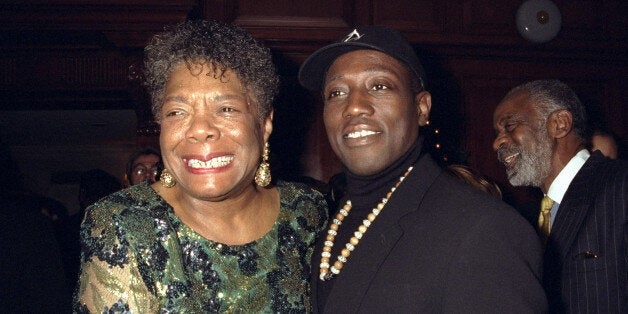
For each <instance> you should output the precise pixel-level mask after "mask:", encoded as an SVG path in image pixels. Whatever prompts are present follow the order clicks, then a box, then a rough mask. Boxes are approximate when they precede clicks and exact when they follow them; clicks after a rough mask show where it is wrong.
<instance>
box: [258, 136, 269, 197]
mask: <svg viewBox="0 0 628 314" xmlns="http://www.w3.org/2000/svg"><path fill="white" fill-rule="evenodd" d="M268 155H270V145H268V142H266V145H264V153H263V154H262V162H261V163H260V164H259V167H258V168H257V172H255V183H256V184H257V185H259V186H261V187H266V186H268V184H270V179H271V177H270V164H269V163H268Z"/></svg>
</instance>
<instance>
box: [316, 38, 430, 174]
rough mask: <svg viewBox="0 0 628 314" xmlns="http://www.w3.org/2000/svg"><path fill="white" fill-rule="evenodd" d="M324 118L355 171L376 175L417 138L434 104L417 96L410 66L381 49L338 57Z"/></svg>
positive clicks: (328, 87)
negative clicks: (409, 70) (408, 67)
mask: <svg viewBox="0 0 628 314" xmlns="http://www.w3.org/2000/svg"><path fill="white" fill-rule="evenodd" d="M323 97H324V102H325V108H324V121H325V128H326V130H327V136H328V138H329V142H330V144H331V147H332V149H333V150H334V152H335V153H336V155H338V157H339V158H340V159H341V160H342V163H343V164H344V165H345V166H346V167H347V168H348V169H349V170H350V171H351V172H352V173H354V174H357V175H363V176H365V175H371V174H376V173H379V172H381V171H382V170H384V169H385V168H387V167H388V166H390V165H391V164H392V163H393V162H395V161H396V160H397V159H399V158H400V157H401V156H402V155H403V154H405V153H406V152H407V151H408V149H409V148H410V147H411V146H412V145H413V144H414V143H415V142H416V140H417V137H418V134H419V126H420V125H423V124H424V123H425V121H427V117H428V114H429V109H430V106H431V96H430V94H429V93H428V92H421V93H419V94H417V95H414V94H413V92H412V90H411V88H410V74H409V72H408V70H407V69H406V67H405V65H404V64H402V63H401V62H399V61H397V59H395V58H393V57H390V56H389V55H387V54H385V53H382V52H379V51H375V50H357V51H352V52H349V53H346V54H344V55H341V56H340V57H338V58H337V59H336V60H335V61H334V63H332V65H331V66H330V67H329V70H328V71H327V74H326V77H325V85H324V89H323Z"/></svg>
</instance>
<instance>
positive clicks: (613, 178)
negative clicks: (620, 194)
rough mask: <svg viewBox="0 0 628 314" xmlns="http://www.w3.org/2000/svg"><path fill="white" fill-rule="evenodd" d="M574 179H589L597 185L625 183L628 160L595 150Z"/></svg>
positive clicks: (627, 173)
mask: <svg viewBox="0 0 628 314" xmlns="http://www.w3.org/2000/svg"><path fill="white" fill-rule="evenodd" d="M574 180H578V181H588V182H590V183H591V184H595V185H600V186H601V185H615V184H617V183H621V184H625V182H626V181H627V180H628V161H626V160H622V159H610V158H607V157H605V156H603V155H602V154H600V153H599V152H594V153H593V154H591V157H589V159H588V160H587V161H586V163H585V164H584V165H583V166H582V168H581V169H580V171H579V172H578V174H577V175H576V177H575V178H574Z"/></svg>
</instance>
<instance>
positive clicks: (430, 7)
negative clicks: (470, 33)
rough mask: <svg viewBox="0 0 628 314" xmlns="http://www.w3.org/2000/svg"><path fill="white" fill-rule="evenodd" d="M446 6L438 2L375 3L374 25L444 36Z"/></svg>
mask: <svg viewBox="0 0 628 314" xmlns="http://www.w3.org/2000/svg"><path fill="white" fill-rule="evenodd" d="M445 9H446V5H444V4H443V3H442V1H438V0H423V1H413V0H402V1H395V2H391V1H386V0H375V1H373V24H376V25H388V26H390V27H393V28H396V29H400V30H404V31H411V32H417V33H428V34H443V33H444V32H445Z"/></svg>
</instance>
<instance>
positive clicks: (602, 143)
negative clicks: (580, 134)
mask: <svg viewBox="0 0 628 314" xmlns="http://www.w3.org/2000/svg"><path fill="white" fill-rule="evenodd" d="M590 145H591V147H590V151H591V152H594V151H596V150H599V151H600V152H601V153H602V155H604V156H606V157H608V158H610V159H617V157H618V149H617V141H616V140H615V137H613V135H612V134H611V133H606V132H602V131H597V132H593V135H591V140H590Z"/></svg>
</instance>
